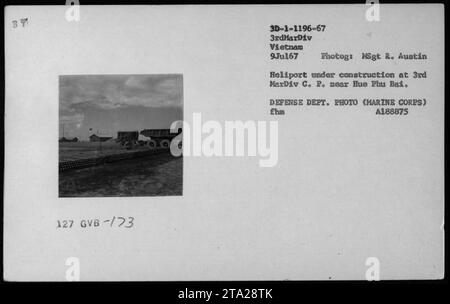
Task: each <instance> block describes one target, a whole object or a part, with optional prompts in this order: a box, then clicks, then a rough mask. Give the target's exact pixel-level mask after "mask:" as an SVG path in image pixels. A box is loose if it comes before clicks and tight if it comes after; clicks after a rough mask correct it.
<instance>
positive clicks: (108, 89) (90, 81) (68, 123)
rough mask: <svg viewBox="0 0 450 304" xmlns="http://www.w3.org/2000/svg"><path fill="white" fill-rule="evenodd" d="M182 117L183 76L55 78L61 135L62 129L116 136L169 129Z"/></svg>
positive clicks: (83, 136) (66, 132) (86, 134)
mask: <svg viewBox="0 0 450 304" xmlns="http://www.w3.org/2000/svg"><path fill="white" fill-rule="evenodd" d="M182 119H183V76H182V75H181V74H167V75H67V76H66V75H64V76H60V77H59V137H62V136H63V130H64V136H65V137H66V138H73V137H78V139H80V140H88V138H89V136H90V135H92V134H94V133H95V134H99V135H101V136H111V137H114V138H116V137H117V132H118V131H141V130H143V129H152V128H157V129H164V128H167V129H168V128H170V125H171V123H172V122H173V121H176V120H182ZM90 129H92V130H90Z"/></svg>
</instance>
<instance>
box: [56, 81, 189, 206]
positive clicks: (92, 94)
mask: <svg viewBox="0 0 450 304" xmlns="http://www.w3.org/2000/svg"><path fill="white" fill-rule="evenodd" d="M182 119H183V77H182V75H175V74H174V75H62V76H59V139H58V146H59V196H60V197H102V196H166V195H173V196H175V195H182V193H183V158H182V156H181V155H180V156H178V157H175V156H173V155H172V153H171V152H170V143H171V141H172V140H173V139H174V138H175V137H176V136H177V135H179V134H181V130H178V131H177V132H171V128H170V127H171V125H172V123H173V122H176V121H181V120H182ZM180 144H181V143H180Z"/></svg>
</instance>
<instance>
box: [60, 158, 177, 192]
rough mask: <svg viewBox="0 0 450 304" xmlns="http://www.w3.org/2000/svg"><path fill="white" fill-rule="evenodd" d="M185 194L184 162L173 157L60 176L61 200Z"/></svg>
mask: <svg viewBox="0 0 450 304" xmlns="http://www.w3.org/2000/svg"><path fill="white" fill-rule="evenodd" d="M182 194H183V158H182V157H174V156H172V155H171V154H170V153H168V154H160V155H152V156H148V157H144V158H136V159H130V160H124V161H119V162H116V163H110V164H105V165H100V166H96V167H90V168H85V169H78V170H71V171H65V172H60V173H59V196H60V197H105V196H168V195H182Z"/></svg>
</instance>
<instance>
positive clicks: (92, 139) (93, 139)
mask: <svg viewBox="0 0 450 304" xmlns="http://www.w3.org/2000/svg"><path fill="white" fill-rule="evenodd" d="M111 138H112V137H108V136H98V135H97V134H92V135H91V136H89V141H90V142H99V141H100V142H103V141H107V140H110V139H111Z"/></svg>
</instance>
